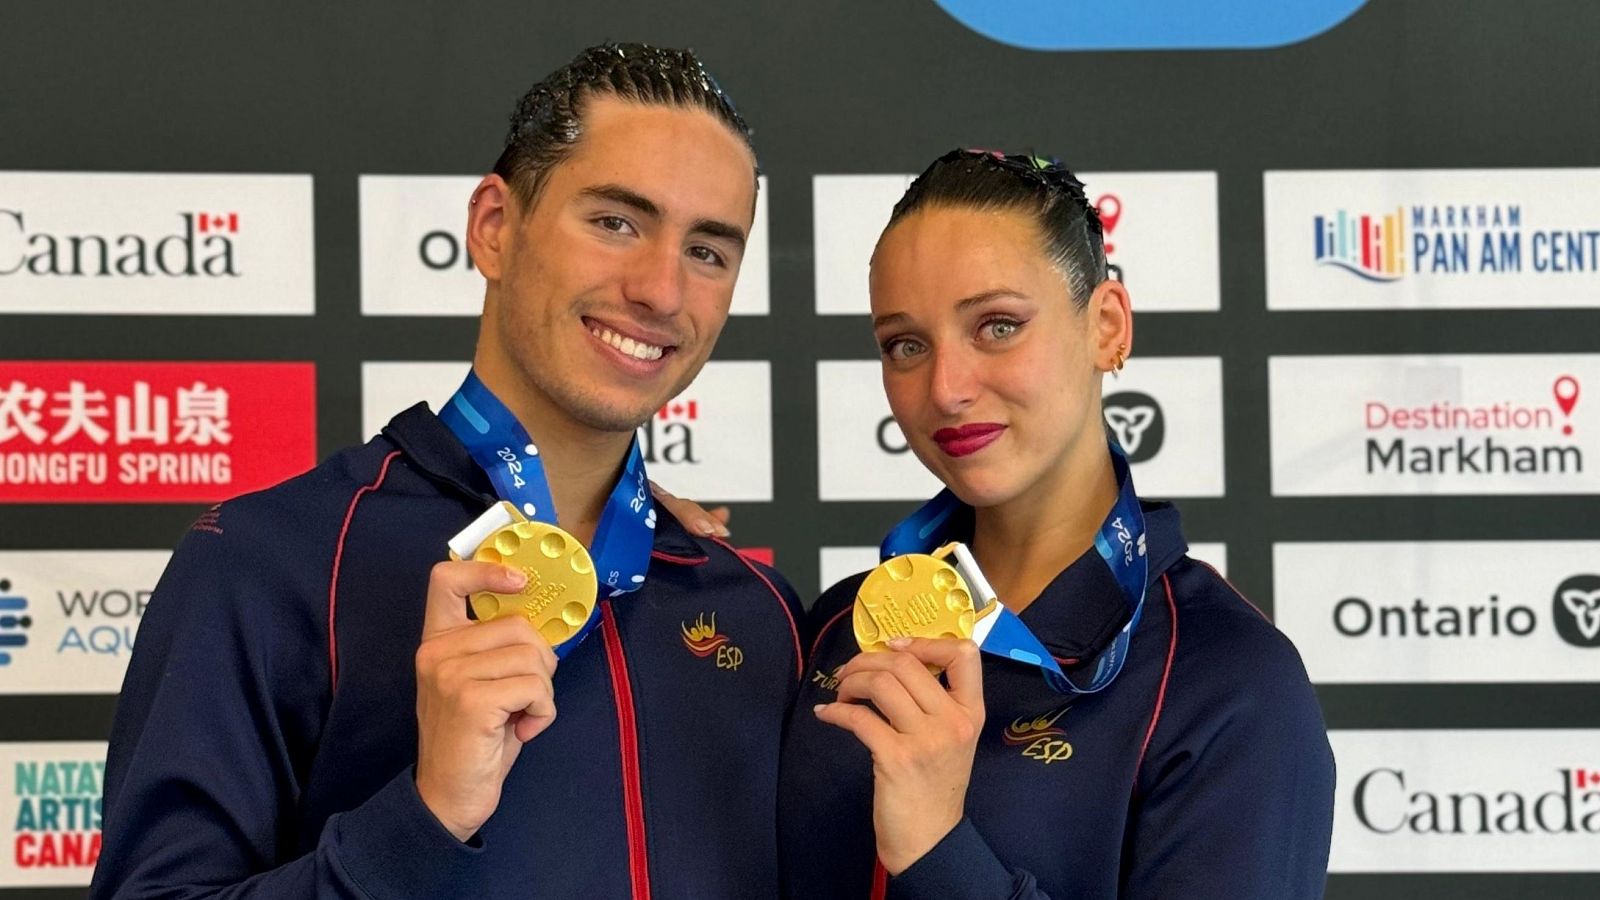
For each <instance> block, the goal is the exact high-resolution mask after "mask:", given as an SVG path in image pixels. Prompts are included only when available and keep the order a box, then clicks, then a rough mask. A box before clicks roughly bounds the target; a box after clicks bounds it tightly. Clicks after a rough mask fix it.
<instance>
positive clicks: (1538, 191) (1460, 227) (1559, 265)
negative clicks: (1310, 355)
mask: <svg viewBox="0 0 1600 900" xmlns="http://www.w3.org/2000/svg"><path fill="white" fill-rule="evenodd" d="M1262 188H1263V201H1264V204H1265V208H1264V209H1265V225H1266V238H1267V247H1266V249H1267V257H1266V266H1267V308H1268V309H1274V310H1277V309H1285V310H1311V309H1329V310H1352V309H1551V308H1562V307H1565V308H1594V307H1596V306H1600V291H1597V290H1596V288H1597V287H1600V216H1597V215H1596V212H1595V211H1596V210H1600V169H1594V168H1589V169H1388V170H1377V169H1373V170H1350V171H1331V170H1330V171H1298V172H1296V171H1283V172H1267V173H1265V174H1264V175H1263V176H1262Z"/></svg>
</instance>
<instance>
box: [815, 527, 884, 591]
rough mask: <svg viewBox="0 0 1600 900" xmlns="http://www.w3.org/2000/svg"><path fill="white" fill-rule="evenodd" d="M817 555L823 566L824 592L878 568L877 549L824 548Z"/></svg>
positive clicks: (822, 582)
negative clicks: (848, 579)
mask: <svg viewBox="0 0 1600 900" xmlns="http://www.w3.org/2000/svg"><path fill="white" fill-rule="evenodd" d="M886 530H887V529H886ZM817 555H818V557H819V559H818V562H819V563H820V564H821V571H822V581H821V584H822V589H823V590H827V589H828V588H830V587H833V586H834V585H836V584H838V583H839V582H841V581H843V580H845V579H846V578H849V577H850V576H851V575H854V574H856V573H858V572H869V571H871V570H873V569H876V568H877V567H878V548H877V547H823V548H821V549H820V550H819V551H818V554H817Z"/></svg>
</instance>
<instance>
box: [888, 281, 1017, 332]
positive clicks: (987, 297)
mask: <svg viewBox="0 0 1600 900" xmlns="http://www.w3.org/2000/svg"><path fill="white" fill-rule="evenodd" d="M1023 296H1024V295H1023V294H1022V293H1021V292H1019V291H1014V290H1012V289H1010V288H1003V287H1002V288H994V289H993V290H988V291H983V292H982V293H978V294H973V295H972V296H971V297H963V298H962V299H960V300H957V301H956V311H957V312H963V311H965V310H967V309H969V308H971V307H974V306H982V305H983V304H985V303H988V302H990V301H992V300H999V299H1000V298H1002V297H1017V298H1022V297H1023ZM909 318H911V317H910V316H908V315H906V314H905V313H903V312H897V313H889V314H888V315H883V316H878V317H877V318H875V319H873V320H872V327H873V328H881V327H882V326H884V325H887V324H889V323H890V322H898V321H900V320H902V319H909Z"/></svg>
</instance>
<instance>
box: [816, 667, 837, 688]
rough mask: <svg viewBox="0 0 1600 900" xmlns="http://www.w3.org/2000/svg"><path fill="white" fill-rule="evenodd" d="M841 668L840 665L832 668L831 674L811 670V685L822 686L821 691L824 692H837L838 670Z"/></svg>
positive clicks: (819, 670)
mask: <svg viewBox="0 0 1600 900" xmlns="http://www.w3.org/2000/svg"><path fill="white" fill-rule="evenodd" d="M842 668H844V666H842V665H839V666H834V667H833V672H832V673H831V674H830V673H828V672H824V671H822V670H821V669H816V670H813V671H812V673H811V683H812V684H820V685H822V689H823V690H825V691H837V690H839V670H840V669H842Z"/></svg>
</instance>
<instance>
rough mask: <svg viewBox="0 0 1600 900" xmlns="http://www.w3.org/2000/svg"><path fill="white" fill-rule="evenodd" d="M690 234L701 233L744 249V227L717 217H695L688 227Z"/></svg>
mask: <svg viewBox="0 0 1600 900" xmlns="http://www.w3.org/2000/svg"><path fill="white" fill-rule="evenodd" d="M689 232H690V233H691V234H703V235H705V236H707V237H713V238H721V239H722V240H725V241H727V242H729V243H731V244H733V245H734V246H736V247H738V248H739V249H740V250H743V249H744V240H745V238H744V229H743V228H740V227H739V226H737V225H733V224H730V223H728V222H723V221H720V220H717V219H697V220H695V223H694V225H693V226H691V227H690V228H689Z"/></svg>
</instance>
